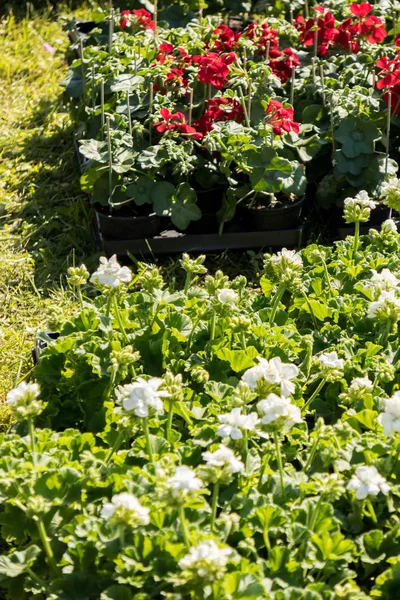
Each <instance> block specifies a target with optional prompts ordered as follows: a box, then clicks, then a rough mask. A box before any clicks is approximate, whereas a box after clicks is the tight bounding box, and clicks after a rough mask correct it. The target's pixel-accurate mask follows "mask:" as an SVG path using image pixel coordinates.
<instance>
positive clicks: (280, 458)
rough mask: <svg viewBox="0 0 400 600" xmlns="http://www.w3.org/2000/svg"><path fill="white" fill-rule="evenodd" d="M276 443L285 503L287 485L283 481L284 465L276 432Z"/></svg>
mask: <svg viewBox="0 0 400 600" xmlns="http://www.w3.org/2000/svg"><path fill="white" fill-rule="evenodd" d="M274 442H275V450H276V459H277V461H278V468H279V479H280V482H281V489H282V498H283V501H285V500H286V493H285V484H284V480H283V463H282V454H281V446H280V440H279V436H278V434H277V432H276V431H275V432H274Z"/></svg>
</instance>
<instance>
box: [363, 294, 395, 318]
mask: <svg viewBox="0 0 400 600" xmlns="http://www.w3.org/2000/svg"><path fill="white" fill-rule="evenodd" d="M367 316H368V318H370V319H376V318H379V319H394V320H397V319H398V318H399V317H400V300H399V298H396V296H395V294H394V291H393V290H392V291H390V292H387V291H383V292H382V293H381V294H380V296H379V298H378V299H377V300H375V301H374V302H371V303H370V305H369V307H368V313H367Z"/></svg>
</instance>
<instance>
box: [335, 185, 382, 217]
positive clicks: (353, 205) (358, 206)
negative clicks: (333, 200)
mask: <svg viewBox="0 0 400 600" xmlns="http://www.w3.org/2000/svg"><path fill="white" fill-rule="evenodd" d="M375 207H376V203H375V202H373V201H372V200H371V199H370V197H369V196H368V193H367V192H366V191H364V190H363V191H361V192H358V194H357V195H356V197H355V198H346V199H345V201H344V215H343V216H344V218H345V221H346V223H360V222H362V223H364V222H366V221H369V218H370V216H371V210H372V209H374V208H375Z"/></svg>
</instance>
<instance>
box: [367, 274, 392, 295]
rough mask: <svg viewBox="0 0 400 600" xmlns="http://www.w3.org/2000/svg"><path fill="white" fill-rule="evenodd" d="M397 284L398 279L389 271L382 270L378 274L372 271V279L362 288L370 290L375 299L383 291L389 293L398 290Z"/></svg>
mask: <svg viewBox="0 0 400 600" xmlns="http://www.w3.org/2000/svg"><path fill="white" fill-rule="evenodd" d="M399 284H400V281H399V279H397V277H396V276H395V275H394V274H393V273H392V272H391V271H389V269H382V271H381V272H380V273H378V272H377V271H375V270H374V269H372V277H371V279H370V280H369V281H367V282H365V284H364V288H366V289H369V290H371V291H372V292H373V293H374V296H375V297H376V296H377V295H379V293H380V292H383V291H386V292H391V291H394V290H398V289H399Z"/></svg>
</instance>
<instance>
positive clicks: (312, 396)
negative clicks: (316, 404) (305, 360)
mask: <svg viewBox="0 0 400 600" xmlns="http://www.w3.org/2000/svg"><path fill="white" fill-rule="evenodd" d="M326 382H327V378H326V377H324V378H323V379H321V381H320V382H319V384H318V385H317V387H316V388H315V390H314V392H313V393H312V394H311V396H310V397H309V399H308V400H307V402H306V403H305V405H304V406H303V409H306V408H307V407H308V406H310V404H311V402H312V401H313V400H315V398H316V397H317V396H318V394H319V392H320V391H321V390H322V388H323V387H324V385H325V384H326Z"/></svg>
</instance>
